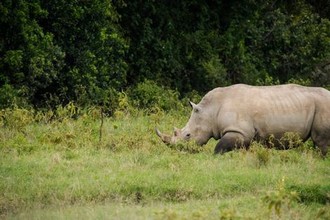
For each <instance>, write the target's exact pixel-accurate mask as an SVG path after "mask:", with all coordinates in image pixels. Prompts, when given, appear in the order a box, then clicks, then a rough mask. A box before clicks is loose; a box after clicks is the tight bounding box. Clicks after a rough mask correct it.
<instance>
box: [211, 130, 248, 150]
mask: <svg viewBox="0 0 330 220" xmlns="http://www.w3.org/2000/svg"><path fill="white" fill-rule="evenodd" d="M244 142H246V141H244V137H243V135H242V134H241V133H238V132H228V133H226V134H225V135H224V136H223V137H222V138H221V139H220V141H219V142H218V144H217V145H216V146H215V149H214V154H218V153H220V154H223V153H226V152H228V151H232V150H234V149H235V148H239V147H242V146H244Z"/></svg>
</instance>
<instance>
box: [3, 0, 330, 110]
mask: <svg viewBox="0 0 330 220" xmlns="http://www.w3.org/2000/svg"><path fill="white" fill-rule="evenodd" d="M0 13H1V17H0V26H1V30H0V107H1V108H4V107H8V106H12V105H33V106H37V107H54V106H56V105H59V104H66V103H68V102H70V101H74V102H76V103H78V104H80V105H91V104H97V105H100V104H101V105H106V106H108V107H111V108H112V109H111V108H110V109H111V110H114V109H113V108H115V107H116V106H118V100H119V98H120V94H121V92H123V91H131V92H132V91H133V93H134V91H139V92H138V93H137V94H129V96H130V97H132V98H134V99H138V100H136V103H138V105H139V106H142V107H148V106H149V105H150V103H148V102H149V101H153V100H152V98H151V99H150V100H141V99H144V98H145V94H142V93H141V91H142V90H145V91H148V92H149V93H150V92H151V93H152V92H153V91H152V89H153V88H154V89H155V92H156V93H157V89H159V88H171V89H172V90H170V92H169V94H172V97H177V95H178V94H181V96H186V95H187V94H188V93H191V92H192V91H194V90H196V91H197V92H205V91H207V90H209V89H211V88H213V87H216V86H224V85H229V84H233V83H248V84H254V85H265V84H277V83H287V82H299V83H304V84H311V85H318V86H329V85H330V77H329V75H330V72H329V69H330V68H329V66H330V64H329V63H330V58H329V57H330V21H329V19H330V17H329V15H330V6H329V4H328V1H326V0H322V1H314V0H296V1H290V2H288V1H270V0H266V1H260V0H243V1H237V0H232V1H227V0H210V1H196V0H193V1H191V0H189V1H186V0H184V1H179V2H178V1H172V0H170V1H164V0H160V1H153V0H147V1H138V0H130V1H128V0H120V1H111V0H90V1H77V0H67V1H64V0H60V1H54V0H50V1H40V0H33V1H24V0H3V1H1V3H0ZM146 80H147V81H146ZM146 82H147V83H146ZM153 83H155V84H157V85H152V84H153ZM146 85H150V88H146ZM157 94H158V93H157ZM149 98H150V97H149ZM161 99H163V98H162V97H161ZM155 101H159V100H155ZM166 108H167V107H165V109H166Z"/></svg>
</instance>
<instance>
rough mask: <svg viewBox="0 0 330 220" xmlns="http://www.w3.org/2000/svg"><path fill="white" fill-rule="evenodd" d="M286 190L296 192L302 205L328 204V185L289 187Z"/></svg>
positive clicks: (329, 193) (329, 198) (329, 190)
mask: <svg viewBox="0 0 330 220" xmlns="http://www.w3.org/2000/svg"><path fill="white" fill-rule="evenodd" d="M287 189H288V190H292V191H296V192H298V194H299V197H300V201H301V202H302V203H306V204H308V203H320V204H327V203H330V185H329V184H328V185H318V184H313V185H301V184H300V185H290V186H288V187H287Z"/></svg>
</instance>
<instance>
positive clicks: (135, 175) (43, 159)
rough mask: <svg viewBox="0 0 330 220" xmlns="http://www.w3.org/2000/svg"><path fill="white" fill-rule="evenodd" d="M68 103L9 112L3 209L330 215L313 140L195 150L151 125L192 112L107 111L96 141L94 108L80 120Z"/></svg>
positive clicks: (56, 214) (180, 215) (66, 214)
mask: <svg viewBox="0 0 330 220" xmlns="http://www.w3.org/2000/svg"><path fill="white" fill-rule="evenodd" d="M61 110H62V111H64V113H62V114H63V115H60V116H61V117H60V116H57V117H55V119H52V120H50V119H49V115H52V114H51V113H49V112H48V113H43V114H40V113H38V114H36V113H33V114H32V113H29V112H28V111H22V110H11V111H12V112H10V111H9V110H8V112H5V113H4V112H3V114H2V119H3V121H2V126H1V128H0V158H1V159H0V180H1V181H0V217H1V218H2V217H3V218H8V219H76V218H91V219H94V218H96V219H97V218H110V219H113V218H115V219H146V218H151V219H241V218H243V219H293V218H294V219H317V218H319V219H328V218H329V217H330V211H329V210H330V209H329V208H330V207H329V202H330V166H329V165H330V159H329V156H328V157H327V158H325V159H322V158H321V157H320V156H319V154H318V152H317V151H316V150H314V149H310V147H309V146H310V144H309V143H307V144H305V145H304V146H301V147H299V148H298V149H291V150H287V151H277V150H273V149H265V148H263V147H262V146H261V145H260V144H258V143H254V144H253V147H252V148H251V150H249V151H246V150H237V151H234V152H229V153H227V154H225V155H217V156H214V155H213V154H212V152H213V147H214V145H215V143H216V142H215V141H210V143H209V144H207V145H206V146H205V147H204V148H203V150H201V151H200V152H197V151H196V146H193V145H191V144H188V145H187V147H185V148H182V146H179V147H178V148H175V147H172V148H169V147H167V146H166V145H164V144H162V143H161V141H160V140H159V139H158V137H157V136H156V135H155V134H154V127H155V126H156V125H157V126H159V127H160V128H161V129H162V130H167V131H169V130H170V129H171V127H172V126H173V125H175V126H178V127H179V126H183V125H184V123H185V121H186V120H187V118H188V114H184V113H179V112H170V113H168V114H164V113H163V112H160V111H158V112H154V113H152V114H148V115H147V114H144V113H143V112H136V113H134V115H128V114H127V113H125V114H124V113H123V114H117V118H105V119H104V123H103V126H102V139H101V140H99V135H100V118H99V114H98V111H97V109H92V110H90V111H86V112H85V113H84V112H81V113H80V115H81V116H80V117H78V118H77V119H70V118H69V117H66V116H65V115H67V114H71V113H72V112H74V111H69V113H68V111H67V112H65V109H61ZM71 110H72V109H71ZM15 111H16V112H15ZM37 116H38V117H37ZM52 117H54V116H52ZM9 121H10V124H9ZM20 121H22V122H24V123H20Z"/></svg>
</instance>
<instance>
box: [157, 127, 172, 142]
mask: <svg viewBox="0 0 330 220" xmlns="http://www.w3.org/2000/svg"><path fill="white" fill-rule="evenodd" d="M155 131H156V134H157V136H158V137H160V138H161V139H162V141H163V142H164V143H165V144H170V143H171V137H170V136H168V135H165V134H162V132H160V131H159V130H158V128H155Z"/></svg>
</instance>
